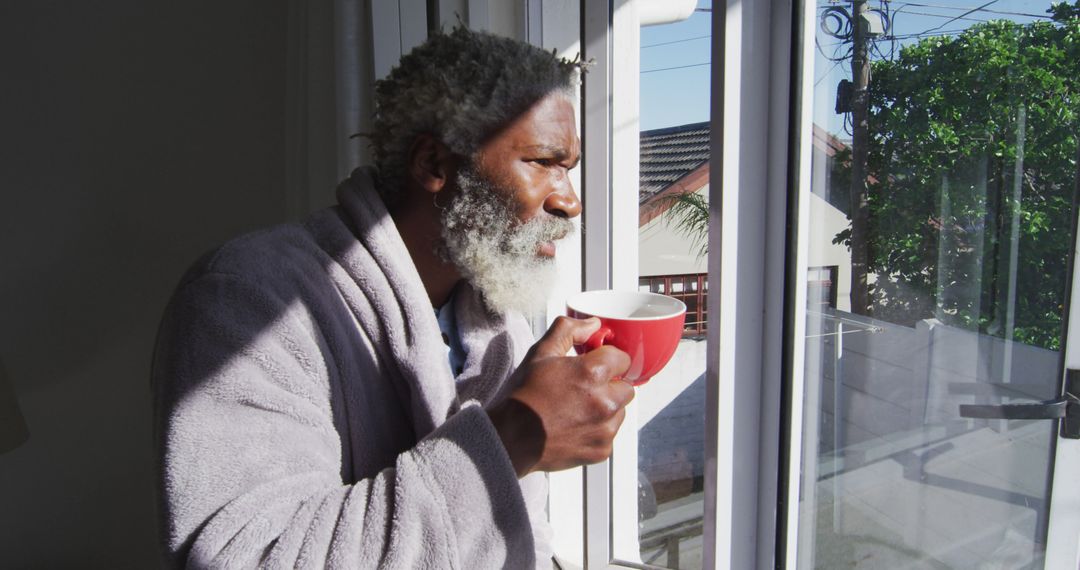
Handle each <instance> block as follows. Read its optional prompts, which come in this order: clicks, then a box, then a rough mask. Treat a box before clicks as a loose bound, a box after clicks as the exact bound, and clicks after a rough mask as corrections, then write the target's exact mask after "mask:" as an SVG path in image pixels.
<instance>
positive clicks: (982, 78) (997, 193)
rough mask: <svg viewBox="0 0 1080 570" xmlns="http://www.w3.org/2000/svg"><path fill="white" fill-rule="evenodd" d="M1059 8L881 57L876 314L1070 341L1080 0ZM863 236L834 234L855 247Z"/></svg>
mask: <svg viewBox="0 0 1080 570" xmlns="http://www.w3.org/2000/svg"><path fill="white" fill-rule="evenodd" d="M1048 12H1049V13H1050V14H1052V15H1053V18H1054V21H1052V22H1035V23H1031V24H1017V23H1013V22H1009V21H992V22H987V23H982V24H978V25H975V26H972V27H971V28H969V29H968V30H967V31H965V32H964V33H962V34H961V35H959V36H957V37H951V38H950V37H931V38H926V39H923V40H922V41H920V42H918V43H917V44H913V45H910V46H907V47H905V48H904V49H902V50H901V52H900V54H899V57H898V58H896V59H895V60H891V61H889V60H882V61H875V62H873V64H872V78H871V83H870V98H871V100H870V106H871V109H870V130H871V136H870V142H869V145H870V148H869V157H868V173H869V176H868V179H867V186H868V201H869V208H870V220H869V225H868V232H867V233H868V236H867V244H868V246H869V257H870V259H869V266H870V271H872V272H873V273H875V274H877V276H878V278H877V282H876V284H875V286H874V287H873V290H872V299H873V305H872V307H871V311H872V313H873V314H874V315H875V316H876V317H878V318H883V319H885V320H891V321H894V322H901V323H906V324H911V323H912V322H914V321H916V320H919V319H923V318H927V317H937V318H939V319H942V320H945V321H946V322H948V323H950V324H953V325H957V326H963V327H966V328H970V329H973V330H979V331H980V332H983V333H987V334H994V335H998V336H1004V335H1006V334H1008V332H1007V326H1006V323H1011V324H1012V326H1013V329H1012V336H1013V338H1014V339H1016V340H1020V341H1023V342H1026V343H1029V344H1035V345H1038V346H1043V347H1047V348H1057V345H1058V337H1059V334H1060V327H1061V312H1062V303H1063V295H1064V290H1065V283H1066V267H1067V256H1068V252H1069V247H1070V245H1071V244H1070V232H1071V227H1072V219H1073V216H1074V215H1075V214H1074V213H1073V212H1072V193H1073V188H1074V184H1075V180H1074V178H1075V177H1076V175H1077V164H1076V158H1077V152H1078V136H1077V135H1078V128H1077V127H1078V118H1080V0H1076V2H1075V3H1074V4H1071V5H1070V4H1058V5H1055V6H1054V7H1052V8H1051V9H1050V10H1048ZM1017 221H1018V222H1019V223H1016V222H1017ZM850 237H851V234H850V229H849V230H845V231H844V232H841V233H840V234H839V235H838V236H837V238H836V240H835V241H836V242H838V243H840V242H843V243H847V244H848V245H849V247H850ZM1014 243H1015V244H1016V248H1017V252H1016V253H1017V254H1018V260H1019V261H1018V263H1017V266H1016V267H1015V268H1011V267H1010V263H1011V260H1012V258H1013V255H1014V253H1013V244H1014ZM1011 270H1014V271H1015V274H1016V278H1015V283H1011V282H1010V278H1009V275H1010V271H1011ZM1010 287H1015V289H1013V290H1012V292H1011V293H1010ZM1010 298H1011V299H1015V303H1016V304H1015V305H1013V306H1012V312H1011V313H1010V303H1009V299H1010Z"/></svg>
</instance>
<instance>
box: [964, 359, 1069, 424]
mask: <svg viewBox="0 0 1080 570" xmlns="http://www.w3.org/2000/svg"><path fill="white" fill-rule="evenodd" d="M960 417H963V418H980V419H994V420H1057V419H1060V420H1062V421H1061V437H1064V438H1069V439H1080V370H1067V371H1066V372H1065V393H1064V394H1062V395H1061V396H1059V397H1057V398H1054V399H1053V400H1046V401H1043V402H1029V403H1024V404H1002V405H997V406H994V405H980V404H960Z"/></svg>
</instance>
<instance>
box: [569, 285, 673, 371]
mask: <svg viewBox="0 0 1080 570" xmlns="http://www.w3.org/2000/svg"><path fill="white" fill-rule="evenodd" d="M566 314H567V315H569V316H571V317H574V318H575V319H587V318H589V317H597V318H599V319H600V329H599V330H597V331H596V332H595V333H593V334H592V336H591V337H589V339H588V340H587V341H585V344H583V345H577V346H575V347H574V350H575V351H577V353H578V354H584V353H586V352H589V351H590V350H595V349H597V348H600V347H601V346H603V345H605V344H609V345H612V346H614V347H616V348H618V349H619V350H621V351H623V352H625V353H626V354H628V355H630V369H629V370H627V372H626V374H624V375H623V380H626V381H627V382H630V383H631V384H633V385H634V386H640V385H641V384H644V383H645V382H648V381H649V379H650V378H652V377H653V376H654V375H656V373H657V372H660V370H661V369H662V368H663V367H664V366H665V365H666V364H667V363H668V361H669V360H671V356H672V355H673V354H675V349H676V348H677V347H678V345H679V339H680V338H682V331H683V324H684V323H685V321H686V305H684V304H683V302H682V301H680V300H678V299H674V298H672V297H668V296H666V295H659V294H657V293H646V292H642V291H610V290H608V291H585V292H583V293H577V294H576V295H572V296H571V297H570V298H569V299H568V300H567V301H566Z"/></svg>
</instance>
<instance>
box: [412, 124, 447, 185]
mask: <svg viewBox="0 0 1080 570" xmlns="http://www.w3.org/2000/svg"><path fill="white" fill-rule="evenodd" d="M455 168H456V164H455V158H454V153H452V152H450V149H449V148H447V147H446V145H444V144H443V143H442V142H440V141H439V140H438V139H436V138H435V137H433V136H431V135H429V134H420V135H418V136H417V137H416V140H414V141H413V144H412V148H410V149H409V176H410V178H412V180H413V181H414V182H415V183H416V184H417V185H418V186H420V187H421V188H423V189H424V190H425V191H427V192H431V193H437V192H440V191H442V189H443V188H445V187H446V185H447V184H448V183H449V181H450V176H451V175H452V174H453V172H454V169H455Z"/></svg>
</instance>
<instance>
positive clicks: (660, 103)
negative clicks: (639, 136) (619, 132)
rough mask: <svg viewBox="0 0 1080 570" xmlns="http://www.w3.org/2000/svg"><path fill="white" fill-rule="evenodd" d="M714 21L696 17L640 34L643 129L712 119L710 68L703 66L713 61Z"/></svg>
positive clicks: (704, 4) (704, 2)
mask: <svg viewBox="0 0 1080 570" xmlns="http://www.w3.org/2000/svg"><path fill="white" fill-rule="evenodd" d="M711 6H712V2H711V1H710V0H700V1H699V2H698V8H709V7H711ZM711 16H712V14H710V13H709V12H695V13H694V15H693V16H690V18H689V19H688V20H686V21H684V22H679V23H677V24H665V25H662V26H646V27H644V28H642V29H641V72H642V73H641V130H643V131H645V130H650V129H658V128H663V127H670V126H674V125H685V124H687V123H698V122H701V121H707V120H709V66H708V65H701V64H707V63H708V62H709V48H710V45H711V44H710V41H709V34H710V32H711V31H712V30H711V28H712V23H711V21H710V18H711ZM684 66H685V67H684ZM673 67H674V68H680V69H670V68H673Z"/></svg>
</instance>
